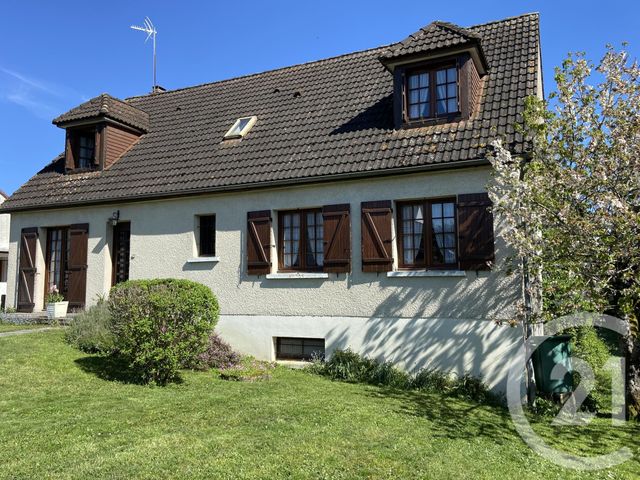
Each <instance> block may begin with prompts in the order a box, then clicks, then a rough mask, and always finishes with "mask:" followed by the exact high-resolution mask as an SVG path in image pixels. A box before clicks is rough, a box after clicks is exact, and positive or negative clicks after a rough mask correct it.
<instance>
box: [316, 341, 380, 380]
mask: <svg viewBox="0 0 640 480" xmlns="http://www.w3.org/2000/svg"><path fill="white" fill-rule="evenodd" d="M374 367H375V361H374V360H371V359H369V358H367V357H363V356H361V355H358V354H357V353H356V352H354V351H353V350H351V349H350V348H347V349H346V350H336V351H334V352H333V354H332V355H331V358H330V359H329V360H328V361H327V362H325V363H324V369H323V373H322V374H323V375H324V376H326V377H329V378H331V379H332V380H340V381H343V382H352V383H368V379H369V375H370V372H371V370H373V368H374Z"/></svg>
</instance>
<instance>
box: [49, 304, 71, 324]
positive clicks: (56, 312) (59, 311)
mask: <svg viewBox="0 0 640 480" xmlns="http://www.w3.org/2000/svg"><path fill="white" fill-rule="evenodd" d="M67 308H69V302H55V303H47V318H48V319H49V320H54V319H56V318H64V317H66V316H67Z"/></svg>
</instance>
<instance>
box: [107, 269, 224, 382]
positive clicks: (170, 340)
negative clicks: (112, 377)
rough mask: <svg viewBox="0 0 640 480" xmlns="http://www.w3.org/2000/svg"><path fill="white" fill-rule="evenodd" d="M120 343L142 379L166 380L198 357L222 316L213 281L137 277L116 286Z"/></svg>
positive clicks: (113, 298)
mask: <svg viewBox="0 0 640 480" xmlns="http://www.w3.org/2000/svg"><path fill="white" fill-rule="evenodd" d="M108 304H109V310H110V312H111V318H112V330H113V333H114V336H115V346H116V348H117V349H118V351H119V353H120V354H121V355H122V356H123V357H124V358H125V359H126V360H127V361H128V363H129V365H130V367H131V368H133V369H134V370H135V371H137V372H138V373H139V374H140V376H141V377H142V379H143V380H144V381H147V382H155V383H157V384H160V385H163V384H166V383H168V382H170V381H173V380H176V379H178V378H179V370H180V369H181V368H184V367H186V366H189V365H194V364H195V363H196V362H197V359H198V356H199V355H200V354H202V353H203V352H204V351H205V350H206V348H207V342H208V339H209V334H210V333H211V331H212V330H213V328H214V327H215V324H216V322H217V319H218V302H217V300H216V298H215V296H214V295H213V293H211V290H209V288H208V287H206V286H204V285H201V284H199V283H196V282H192V281H189V280H175V279H158V280H133V281H128V282H124V283H120V284H118V285H116V286H114V287H113V288H112V289H111V293H110V295H109V302H108Z"/></svg>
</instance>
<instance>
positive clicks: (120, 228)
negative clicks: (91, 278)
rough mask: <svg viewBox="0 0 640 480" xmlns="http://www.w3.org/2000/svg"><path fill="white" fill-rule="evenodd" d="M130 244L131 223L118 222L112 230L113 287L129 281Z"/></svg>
mask: <svg viewBox="0 0 640 480" xmlns="http://www.w3.org/2000/svg"><path fill="white" fill-rule="evenodd" d="M130 244H131V223H130V222H119V223H118V224H117V225H116V226H115V227H114V228H113V278H112V284H113V285H115V284H116V283H120V282H126V281H127V280H129V257H130V255H131V249H130Z"/></svg>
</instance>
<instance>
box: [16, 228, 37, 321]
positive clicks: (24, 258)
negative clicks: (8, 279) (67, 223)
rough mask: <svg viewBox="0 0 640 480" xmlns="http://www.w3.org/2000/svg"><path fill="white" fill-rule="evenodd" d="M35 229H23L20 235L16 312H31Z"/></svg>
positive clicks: (33, 303)
mask: <svg viewBox="0 0 640 480" xmlns="http://www.w3.org/2000/svg"><path fill="white" fill-rule="evenodd" d="M37 243H38V229H37V228H35V227H34V228H23V229H22V232H21V234H20V258H19V264H18V311H19V312H33V307H34V306H35V302H34V301H33V287H34V285H35V278H36V246H37Z"/></svg>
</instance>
